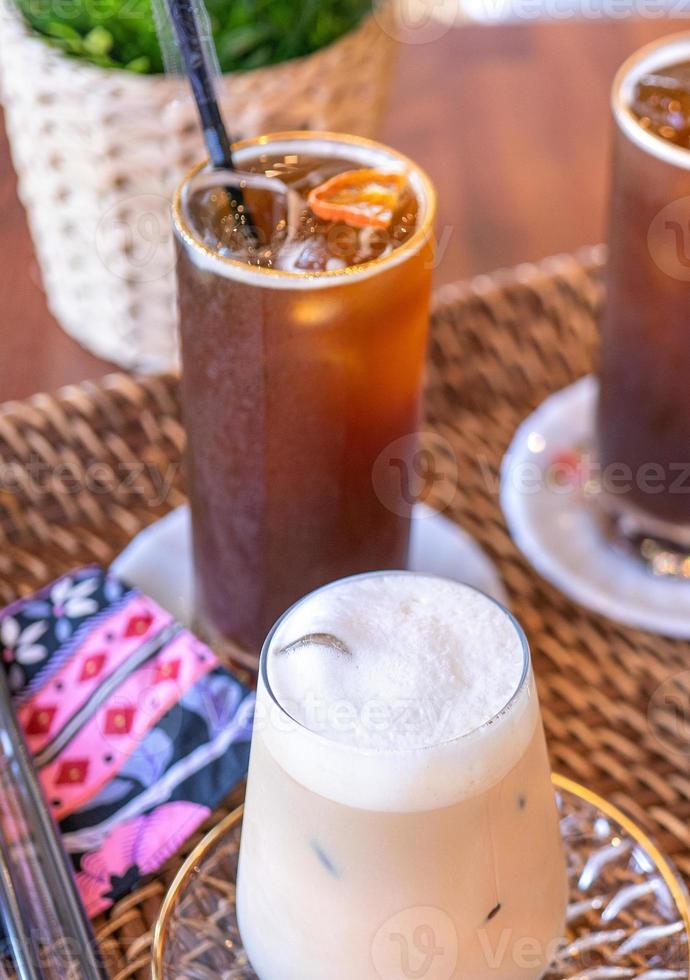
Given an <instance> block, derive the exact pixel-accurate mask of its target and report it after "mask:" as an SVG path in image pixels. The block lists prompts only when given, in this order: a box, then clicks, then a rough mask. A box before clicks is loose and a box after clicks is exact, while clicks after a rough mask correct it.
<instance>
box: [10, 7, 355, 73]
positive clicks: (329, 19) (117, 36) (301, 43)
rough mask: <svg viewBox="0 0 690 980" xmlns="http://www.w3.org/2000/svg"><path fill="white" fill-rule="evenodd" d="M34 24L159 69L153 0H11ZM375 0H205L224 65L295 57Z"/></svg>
mask: <svg viewBox="0 0 690 980" xmlns="http://www.w3.org/2000/svg"><path fill="white" fill-rule="evenodd" d="M16 2H17V5H18V7H19V9H20V10H21V12H22V14H23V15H24V18H25V20H26V21H27V23H28V24H29V25H30V26H31V28H32V29H33V30H34V31H36V32H37V33H38V34H43V35H44V36H45V37H46V38H48V39H49V40H50V41H51V43H54V44H57V45H59V46H60V47H61V48H62V49H63V50H64V51H65V52H66V53H67V54H69V55H71V56H74V57H80V58H86V59H87V60H89V61H91V62H92V63H94V64H98V65H101V66H103V67H117V68H124V69H126V70H128V71H133V72H139V73H150V74H156V73H159V72H162V71H163V60H162V57H161V53H160V48H159V45H158V38H157V37H156V30H155V25H154V21H153V14H152V10H151V5H150V0H16ZM371 6H372V0H302V2H301V3H298V2H295V0H207V7H208V11H209V15H210V19H211V24H212V27H213V35H214V38H215V42H216V47H217V50H218V58H219V62H220V66H221V69H222V71H224V72H233V71H246V70H248V69H251V68H259V67H263V66H265V65H272V64H276V63H278V62H281V61H286V60H288V59H290V58H299V57H303V56H304V55H307V54H311V53H312V52H313V51H316V50H318V49H319V48H322V47H324V46H325V45H327V44H331V43H332V42H333V41H335V40H337V38H339V37H341V36H342V35H343V34H346V33H347V32H348V31H351V30H353V29H354V28H355V27H357V25H358V24H359V23H360V22H361V21H362V19H363V18H364V17H365V16H366V14H367V13H369V11H370V10H371Z"/></svg>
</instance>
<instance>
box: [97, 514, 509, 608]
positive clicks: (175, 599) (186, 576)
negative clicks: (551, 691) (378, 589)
mask: <svg viewBox="0 0 690 980" xmlns="http://www.w3.org/2000/svg"><path fill="white" fill-rule="evenodd" d="M409 567H410V569H412V570H413V571H416V572H431V573H433V574H436V575H444V576H446V578H451V579H455V580H457V581H458V582H466V583H467V584H469V585H474V586H475V587H476V588H478V589H481V590H482V592H486V594H487V595H490V596H493V597H494V598H495V599H498V601H499V602H501V603H503V605H507V595H506V591H505V588H504V586H503V583H502V582H501V579H500V576H499V574H498V572H497V570H496V568H495V567H494V565H493V562H492V561H491V560H490V559H489V558H488V557H487V556H486V555H485V553H484V552H483V551H482V549H481V548H480V546H479V545H478V544H477V542H476V541H475V540H474V539H473V538H471V537H470V536H469V534H467V532H466V531H463V530H462V529H461V528H459V527H458V526H457V524H455V523H453V521H451V520H449V519H448V518H447V517H444V516H443V515H442V514H439V513H437V512H436V511H433V510H432V509H431V508H430V507H427V506H426V505H425V504H417V505H416V506H415V509H414V515H413V523H412V540H411V547H410V563H409ZM112 570H113V572H115V574H116V575H118V576H119V577H120V578H122V579H123V580H124V581H125V582H128V583H129V584H130V585H134V586H137V587H138V588H140V589H141V590H142V591H143V592H146V594H147V595H150V596H151V598H152V599H155V600H156V602H158V603H159V605H161V606H162V607H163V608H164V609H167V610H168V612H170V613H172V615H173V616H174V617H175V618H176V619H177V620H178V622H180V623H182V624H183V625H184V626H191V624H192V619H193V573H192V553H191V528H190V520H189V509H188V508H187V507H178V508H177V510H173V511H171V513H170V514H166V516H165V517H163V518H161V519H160V520H159V521H156V522H155V523H154V524H151V525H150V526H149V527H147V528H145V529H144V530H143V531H141V532H140V533H139V534H137V536H136V537H135V538H134V539H133V540H132V541H131V542H130V544H129V545H128V546H127V547H126V548H125V550H124V551H123V552H122V554H121V555H118V557H117V558H116V559H115V561H114V562H113V564H112Z"/></svg>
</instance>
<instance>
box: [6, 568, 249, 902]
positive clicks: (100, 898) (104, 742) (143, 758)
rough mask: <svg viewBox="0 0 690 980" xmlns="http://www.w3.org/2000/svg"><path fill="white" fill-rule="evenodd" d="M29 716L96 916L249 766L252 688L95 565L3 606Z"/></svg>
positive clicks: (42, 771)
mask: <svg viewBox="0 0 690 980" xmlns="http://www.w3.org/2000/svg"><path fill="white" fill-rule="evenodd" d="M0 650H2V653H3V659H4V663H5V668H6V670H7V672H8V678H9V683H10V687H11V689H12V692H13V697H14V701H15V708H16V711H17V715H18V718H19V722H20V725H21V727H22V729H23V731H24V735H25V738H26V741H27V744H28V746H29V749H30V751H31V752H32V754H33V756H34V762H35V765H36V768H37V771H38V773H39V776H40V779H41V783H42V785H43V790H44V792H45V796H46V799H47V800H48V803H49V805H50V807H51V809H52V812H53V815H54V816H55V818H56V819H57V820H58V822H59V825H60V829H61V831H62V835H63V840H64V843H65V845H66V847H67V850H68V852H69V854H70V856H71V858H72V861H73V863H74V868H75V872H76V877H77V884H78V886H79V891H80V893H81V896H82V898H83V900H84V904H85V905H86V908H87V911H88V913H89V915H92V916H93V915H96V914H97V913H99V912H103V911H104V910H105V909H107V908H109V906H110V905H112V904H113V902H115V901H117V900H118V899H119V898H121V897H122V896H123V895H125V894H126V893H127V892H128V891H130V890H131V889H132V888H133V887H134V886H136V884H137V882H138V881H139V879H140V878H141V877H142V876H143V875H147V874H150V873H152V872H154V871H156V870H157V869H158V868H159V867H160V866H161V865H162V864H163V862H164V861H165V860H166V859H167V858H168V857H170V855H171V854H173V853H174V852H175V851H176V850H177V849H178V848H179V847H180V846H181V844H182V843H183V842H184V841H185V839H186V838H187V837H189V835H190V834H191V833H193V831H194V830H196V829H197V828H198V827H199V825H200V824H201V823H203V821H204V820H205V819H206V818H207V817H208V816H209V815H210V813H211V811H212V810H213V808H214V807H215V806H217V805H218V804H219V803H220V802H221V801H222V800H223V798H224V797H225V796H226V795H227V794H228V793H229V792H230V790H231V789H232V788H233V786H235V784H236V783H237V782H238V781H239V780H240V779H241V778H242V777H243V776H244V775H245V772H246V769H247V762H248V757H249V743H250V738H251V726H252V718H253V709H254V695H253V693H250V692H249V691H248V690H247V689H246V688H245V687H243V685H242V684H240V683H239V681H238V680H237V679H236V678H234V677H233V676H232V675H231V674H230V673H228V671H227V670H225V669H224V668H223V667H221V666H220V664H219V662H218V660H217V658H216V657H215V655H214V654H213V653H212V652H211V651H210V650H209V648H208V647H207V646H205V645H204V644H203V643H202V642H201V641H200V640H198V639H197V638H196V637H194V636H193V635H192V634H191V633H190V632H188V631H187V630H185V629H183V628H182V627H181V626H180V625H179V624H177V623H176V622H175V621H174V620H173V619H172V617H171V616H170V614H169V613H166V612H165V611H164V610H163V609H161V607H160V606H158V605H157V604H156V603H155V602H154V601H153V600H152V599H150V598H148V597H147V596H145V595H143V594H142V593H141V592H139V591H138V590H136V589H131V588H129V587H128V586H126V585H124V584H123V583H122V582H120V581H119V580H118V579H116V578H114V577H113V576H112V575H110V574H108V573H106V572H104V571H103V570H101V569H99V568H95V567H91V568H83V569H80V570H78V571H76V572H73V573H71V574H70V575H65V576H64V577H62V578H60V579H58V580H57V581H56V582H54V583H53V584H52V585H49V586H48V587H47V588H45V589H42V590H41V591H40V592H38V593H36V594H35V595H33V596H31V597H29V598H27V599H21V600H19V601H18V602H16V603H14V604H13V605H12V606H10V607H9V608H7V609H6V610H4V612H2V613H0Z"/></svg>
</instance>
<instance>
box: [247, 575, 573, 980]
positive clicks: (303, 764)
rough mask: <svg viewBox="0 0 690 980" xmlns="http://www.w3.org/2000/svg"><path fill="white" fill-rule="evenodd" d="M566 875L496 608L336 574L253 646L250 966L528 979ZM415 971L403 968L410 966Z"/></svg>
mask: <svg viewBox="0 0 690 980" xmlns="http://www.w3.org/2000/svg"><path fill="white" fill-rule="evenodd" d="M565 903H566V874H565V864H564V857H563V852H562V847H561V839H560V834H559V827H558V820H557V814H556V807H555V802H554V795H553V790H552V786H551V780H550V775H549V764H548V759H547V754H546V747H545V742H544V734H543V729H542V724H541V718H540V713H539V705H538V701H537V695H536V691H535V686H534V679H533V676H532V671H531V667H530V662H529V653H528V649H527V645H526V641H525V637H524V635H523V633H522V631H521V630H520V628H519V626H517V624H516V623H515V621H514V620H513V619H512V617H511V616H510V615H509V614H508V613H507V612H506V611H505V610H504V609H503V608H502V607H500V606H499V605H497V604H496V603H495V602H493V601H492V600H490V599H488V598H487V597H486V596H484V595H482V594H481V593H479V592H477V591H475V590H473V589H471V588H469V587H467V586H463V585H460V584H458V583H454V582H449V581H446V580H442V579H438V578H434V577H431V576H423V575H416V574H412V573H405V572H399V573H394V572H388V573H386V572H382V573H377V574H372V575H365V576H356V577H354V578H350V579H346V580H343V581H340V582H336V583H334V584H332V585H330V586H327V587H326V588H324V589H321V590H319V591H317V592H315V593H313V594H312V595H310V596H308V597H307V598H306V599H304V600H303V601H302V602H300V603H299V604H298V605H297V606H295V607H294V608H293V609H291V610H290V611H289V612H288V613H287V614H286V615H285V616H284V617H283V618H282V619H281V620H280V621H279V622H278V624H277V626H276V628H275V629H274V630H273V632H272V633H271V635H270V636H269V638H268V640H267V642H266V645H265V647H264V652H263V655H262V662H261V670H260V678H259V689H258V703H257V721H256V726H255V731H254V737H253V742H252V753H251V762H250V774H249V783H248V792H247V801H246V808H245V816H244V826H243V835H242V844H241V852H240V868H239V880H238V913H239V922H240V928H241V933H242V939H243V942H244V944H245V947H246V949H247V952H248V954H249V956H250V959H251V961H252V964H253V966H254V969H255V970H256V972H257V974H258V975H259V977H260V978H261V980H324V978H328V980H352V978H355V977H356V978H357V980H381V978H383V980H397V978H400V977H404V976H411V975H413V974H412V973H406V972H405V970H406V968H409V969H410V970H417V971H419V970H420V968H421V965H422V962H423V961H424V959H425V958H429V962H428V964H427V969H426V972H420V973H419V974H418V975H419V976H424V977H433V978H442V977H443V978H445V980H450V978H453V980H489V978H491V980H518V978H524V980H536V978H538V977H540V976H541V975H542V974H543V972H544V971H545V969H546V968H547V966H548V964H549V962H550V960H551V958H552V956H553V955H554V953H555V951H556V948H557V944H558V940H559V937H560V936H561V934H562V932H563V928H564V914H565ZM415 975H416V974H415Z"/></svg>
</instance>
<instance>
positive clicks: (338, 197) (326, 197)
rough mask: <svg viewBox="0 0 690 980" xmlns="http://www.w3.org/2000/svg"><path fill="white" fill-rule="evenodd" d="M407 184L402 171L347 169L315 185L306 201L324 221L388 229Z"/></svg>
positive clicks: (357, 226) (356, 226)
mask: <svg viewBox="0 0 690 980" xmlns="http://www.w3.org/2000/svg"><path fill="white" fill-rule="evenodd" d="M406 183H407V178H406V177H405V174H401V173H384V172H383V171H381V170H371V169H367V168H364V169H362V170H346V171H345V172H344V173H342V174H336V175H335V177H331V178H330V180H327V181H325V182H324V183H323V184H319V186H318V187H314V188H313V189H312V190H311V191H310V192H309V198H308V203H309V207H310V208H311V209H312V211H313V212H314V214H315V215H316V216H317V217H318V218H323V220H324V221H343V222H345V224H346V225H352V227H353V228H387V227H388V226H389V224H390V223H391V221H392V220H393V215H394V214H395V210H396V208H397V206H398V202H399V200H400V195H401V193H402V190H403V187H404V186H405V184H406Z"/></svg>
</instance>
